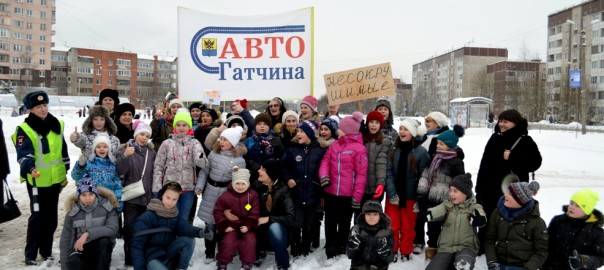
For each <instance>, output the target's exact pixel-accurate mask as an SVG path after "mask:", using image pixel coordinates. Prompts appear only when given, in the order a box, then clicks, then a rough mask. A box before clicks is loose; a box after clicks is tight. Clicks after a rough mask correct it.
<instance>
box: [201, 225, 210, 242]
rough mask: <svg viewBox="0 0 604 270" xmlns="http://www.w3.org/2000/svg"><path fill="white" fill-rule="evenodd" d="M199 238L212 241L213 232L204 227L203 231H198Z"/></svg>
mask: <svg viewBox="0 0 604 270" xmlns="http://www.w3.org/2000/svg"><path fill="white" fill-rule="evenodd" d="M198 236H199V238H205V239H207V240H208V241H212V239H214V232H213V231H212V230H210V227H208V226H206V227H205V228H204V229H203V230H199V235H198Z"/></svg>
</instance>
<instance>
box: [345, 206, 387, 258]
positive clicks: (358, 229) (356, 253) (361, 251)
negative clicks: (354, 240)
mask: <svg viewBox="0 0 604 270" xmlns="http://www.w3.org/2000/svg"><path fill="white" fill-rule="evenodd" d="M353 233H356V234H358V235H359V239H360V240H361V244H360V245H359V247H358V248H356V249H351V248H350V246H351V240H350V239H351V238H350V236H349V237H348V243H349V244H348V245H346V255H347V256H348V258H349V259H350V260H351V263H350V269H355V270H356V269H358V270H366V269H367V270H368V269H371V270H382V269H388V265H389V264H390V262H391V261H392V259H393V258H394V255H393V254H394V253H393V252H392V249H393V248H394V236H393V233H392V230H391V229H390V218H388V216H386V215H385V214H384V213H380V221H379V222H378V224H376V225H374V226H369V224H367V222H366V221H365V215H364V214H362V215H359V217H358V218H357V225H354V227H352V229H350V234H351V235H352V234H353ZM380 238H386V243H387V244H386V246H387V247H388V249H389V252H387V253H384V254H383V255H380V254H378V252H377V249H378V244H379V239H380Z"/></svg>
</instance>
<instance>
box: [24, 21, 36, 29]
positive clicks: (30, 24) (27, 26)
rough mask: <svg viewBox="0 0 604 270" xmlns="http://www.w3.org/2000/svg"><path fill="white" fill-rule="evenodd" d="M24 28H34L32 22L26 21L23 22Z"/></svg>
mask: <svg viewBox="0 0 604 270" xmlns="http://www.w3.org/2000/svg"><path fill="white" fill-rule="evenodd" d="M25 28H26V29H33V28H34V24H33V23H30V22H27V23H25Z"/></svg>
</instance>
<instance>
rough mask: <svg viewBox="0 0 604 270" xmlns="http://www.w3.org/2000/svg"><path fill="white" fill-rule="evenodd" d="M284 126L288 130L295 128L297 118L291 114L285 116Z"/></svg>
mask: <svg viewBox="0 0 604 270" xmlns="http://www.w3.org/2000/svg"><path fill="white" fill-rule="evenodd" d="M285 127H286V128H287V129H288V130H296V128H298V119H297V118H296V117H295V116H293V115H290V116H288V117H287V118H285Z"/></svg>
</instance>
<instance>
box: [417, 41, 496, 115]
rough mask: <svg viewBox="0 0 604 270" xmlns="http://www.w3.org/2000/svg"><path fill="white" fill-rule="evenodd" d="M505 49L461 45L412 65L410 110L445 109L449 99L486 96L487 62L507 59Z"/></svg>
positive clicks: (488, 63) (442, 110)
mask: <svg viewBox="0 0 604 270" xmlns="http://www.w3.org/2000/svg"><path fill="white" fill-rule="evenodd" d="M507 57H508V50H507V49H500V48H481V47H462V48H459V49H456V50H453V51H451V52H448V53H445V54H442V55H439V56H435V57H433V58H430V59H428V60H426V61H423V62H421V63H417V64H414V65H413V74H412V78H413V87H412V96H413V100H412V102H411V105H410V112H411V113H419V114H426V113H428V112H430V111H441V112H443V113H447V114H448V113H449V101H450V100H452V99H455V98H459V97H471V96H484V97H488V98H491V96H489V94H490V93H488V91H487V89H488V87H487V84H488V82H487V79H486V77H487V73H486V70H487V65H490V64H493V63H496V62H501V61H505V60H507Z"/></svg>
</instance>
